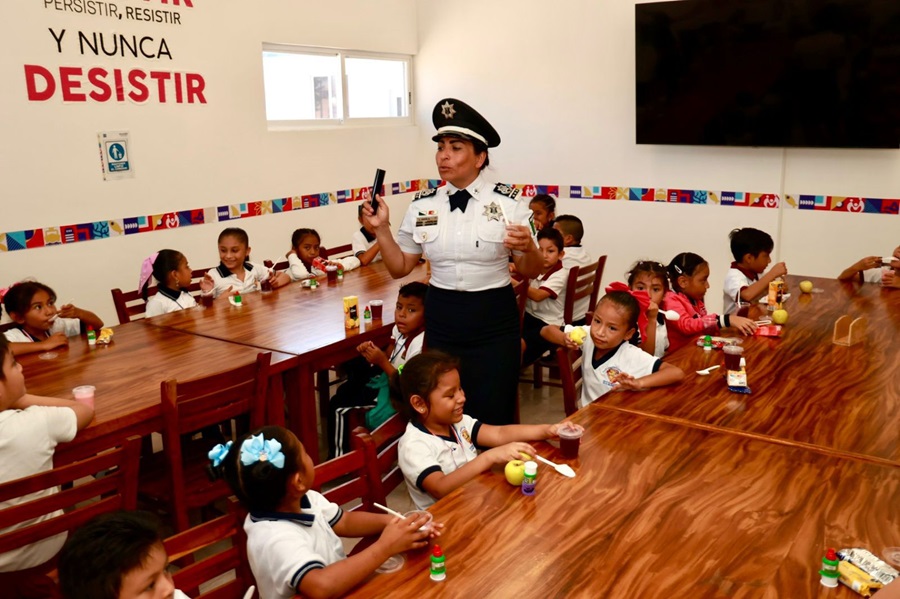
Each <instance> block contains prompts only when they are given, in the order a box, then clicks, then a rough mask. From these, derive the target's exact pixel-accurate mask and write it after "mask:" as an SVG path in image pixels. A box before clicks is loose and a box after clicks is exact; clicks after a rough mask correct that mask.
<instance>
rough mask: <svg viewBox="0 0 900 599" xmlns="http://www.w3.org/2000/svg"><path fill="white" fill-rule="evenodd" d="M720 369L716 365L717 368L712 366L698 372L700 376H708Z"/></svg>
mask: <svg viewBox="0 0 900 599" xmlns="http://www.w3.org/2000/svg"><path fill="white" fill-rule="evenodd" d="M718 367H719V365H718V364H716V365H715V366H710V367H709V368H704V369H703V370H698V371H697V374H699V375H701V376H706V375H707V374H709V373H710V372H712V371H713V370H715V369H716V368H718Z"/></svg>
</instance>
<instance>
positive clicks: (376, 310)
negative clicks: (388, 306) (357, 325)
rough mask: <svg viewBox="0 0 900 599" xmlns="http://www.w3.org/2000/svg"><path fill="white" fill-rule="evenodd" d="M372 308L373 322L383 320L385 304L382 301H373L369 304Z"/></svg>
mask: <svg viewBox="0 0 900 599" xmlns="http://www.w3.org/2000/svg"><path fill="white" fill-rule="evenodd" d="M369 306H371V307H372V320H381V316H382V314H383V311H384V302H383V301H382V300H372V301H370V302H369Z"/></svg>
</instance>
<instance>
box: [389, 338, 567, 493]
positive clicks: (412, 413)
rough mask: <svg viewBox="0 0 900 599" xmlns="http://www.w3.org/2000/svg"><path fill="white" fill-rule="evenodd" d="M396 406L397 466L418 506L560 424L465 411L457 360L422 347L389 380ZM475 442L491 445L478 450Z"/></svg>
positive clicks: (528, 449) (525, 447)
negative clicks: (400, 426) (402, 424)
mask: <svg viewBox="0 0 900 599" xmlns="http://www.w3.org/2000/svg"><path fill="white" fill-rule="evenodd" d="M391 387H392V396H391V399H392V400H393V401H394V407H395V408H396V409H397V412H399V413H400V415H401V417H403V418H404V419H405V420H407V421H408V424H407V425H406V431H405V432H404V433H403V436H402V437H400V443H399V446H398V453H399V462H400V469H401V470H402V471H403V478H404V480H405V481H406V487H407V489H409V494H410V496H411V497H412V499H413V501H414V502H415V503H416V505H417V506H418V507H419V509H425V508H427V507H428V506H430V505H432V504H433V503H434V502H435V501H437V500H438V499H440V498H441V497H443V496H444V495H446V494H447V493H449V492H451V491H453V490H454V489H456V488H457V487H460V486H462V485H463V484H465V483H466V482H468V481H470V480H472V479H473V478H475V477H476V476H478V475H479V474H481V473H482V472H484V471H486V470H489V469H490V468H491V466H494V465H495V464H505V463H506V462H508V461H510V460H518V459H521V456H520V454H521V453H523V452H524V453H527V454H528V455H531V456H533V455H534V454H535V451H534V449H533V448H532V447H531V446H530V445H528V444H527V443H525V442H524V441H539V440H544V439H550V438H551V437H555V436H556V432H557V430H558V429H559V426H560V424H510V425H506V426H491V425H489V424H482V423H481V422H479V421H478V420H475V419H474V418H472V417H471V416H467V415H465V414H464V413H463V407H464V406H465V403H466V396H465V394H464V393H463V390H462V389H461V388H460V382H459V360H457V359H456V358H454V357H452V356H450V355H449V354H445V353H443V352H439V351H426V352H423V353H421V354H419V355H418V356H416V357H415V358H412V359H411V360H410V361H409V362H407V363H406V364H405V365H404V366H403V368H402V370H400V371H398V372H397V373H395V374H394V376H393V377H392V378H391ZM476 446H481V447H492V448H493V449H489V450H487V451H484V452H482V453H478V450H477V449H476Z"/></svg>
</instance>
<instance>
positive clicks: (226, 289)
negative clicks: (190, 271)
mask: <svg viewBox="0 0 900 599" xmlns="http://www.w3.org/2000/svg"><path fill="white" fill-rule="evenodd" d="M218 243H219V265H218V266H217V267H215V268H211V269H210V270H209V271H208V272H207V273H206V276H205V277H204V280H205V281H206V283H207V284H208V283H209V282H212V294H213V297H219V296H220V295H222V294H223V293H225V294H244V293H250V292H253V291H257V290H258V289H259V286H260V284H261V283H262V282H263V281H266V280H268V281H269V282H270V283H271V284H272V288H273V289H274V288H276V287H281V286H282V285H285V284H287V283H288V282H289V281H288V280H287V279H286V278H285V277H278V276H277V275H275V274H274V273H273V272H272V271H270V270H269V269H268V268H266V267H265V266H264V265H262V264H256V263H255V262H249V261H248V260H249V258H250V238H249V237H248V236H247V232H246V231H244V230H243V229H239V228H237V227H228V228H227V229H225V230H223V231H222V232H221V233H219V240H218Z"/></svg>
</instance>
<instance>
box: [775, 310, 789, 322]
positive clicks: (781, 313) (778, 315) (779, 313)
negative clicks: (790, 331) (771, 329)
mask: <svg viewBox="0 0 900 599" xmlns="http://www.w3.org/2000/svg"><path fill="white" fill-rule="evenodd" d="M787 319H788V313H787V310H775V311H774V312H772V322H774V323H775V324H784V323H786V322H787Z"/></svg>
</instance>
